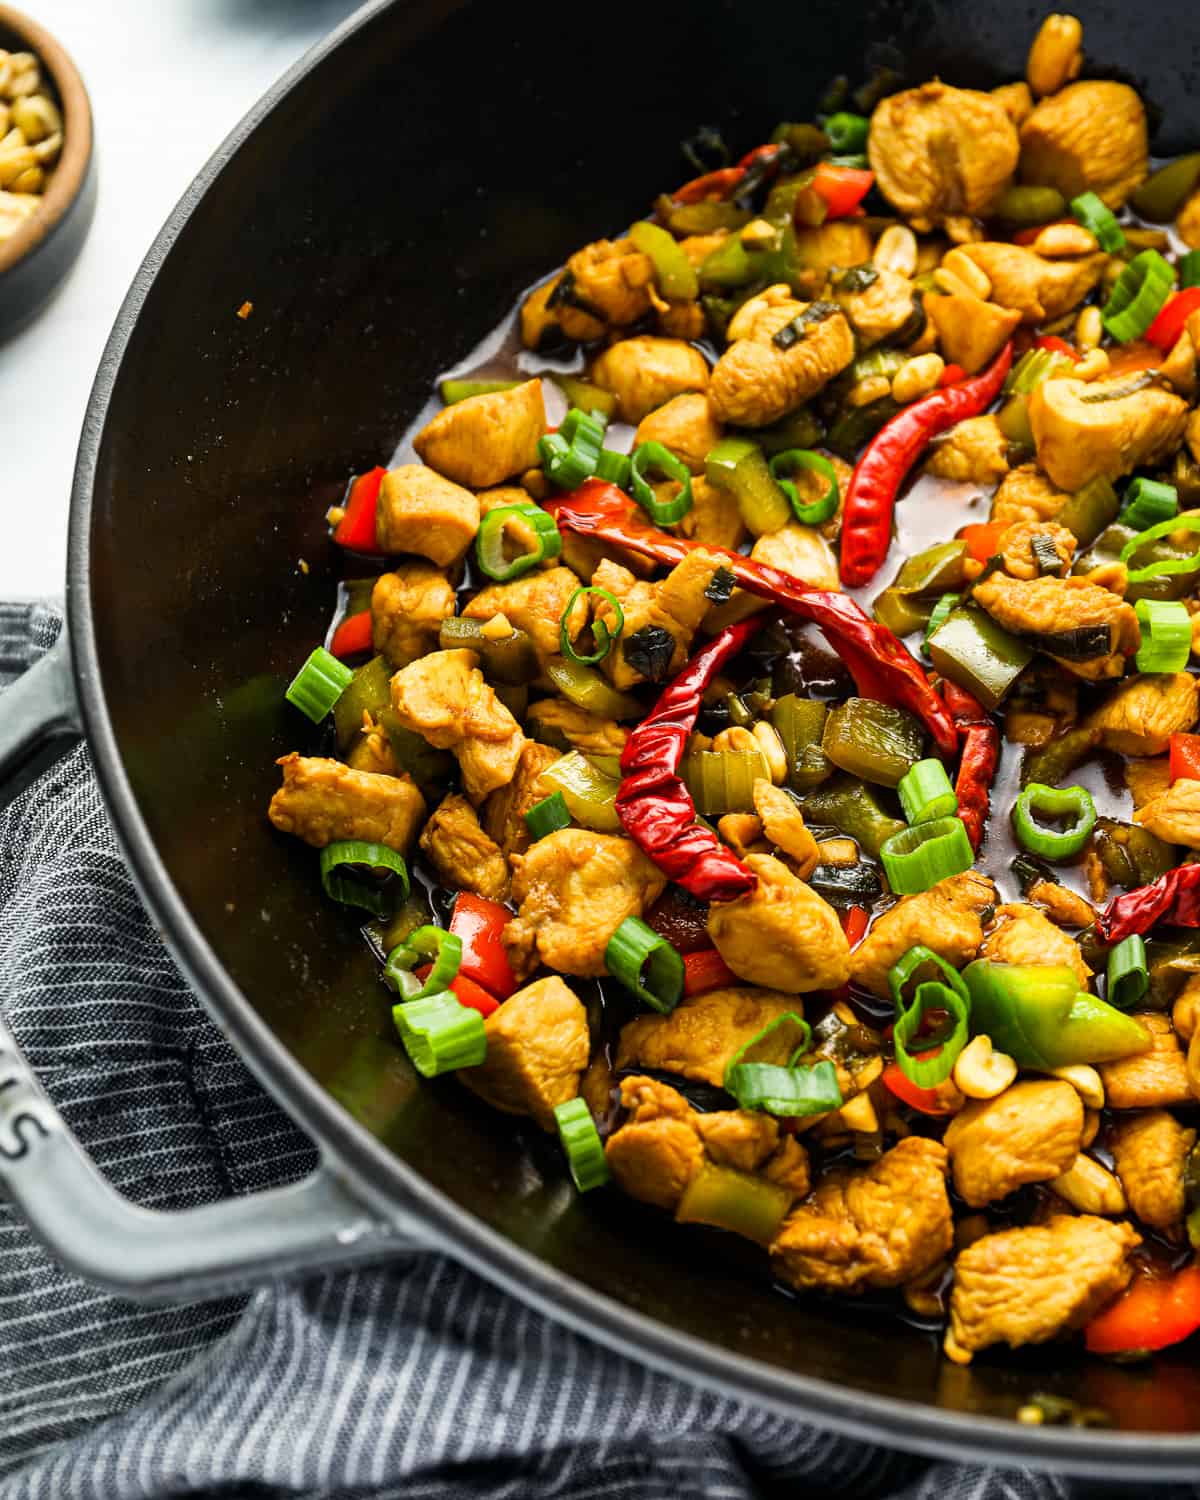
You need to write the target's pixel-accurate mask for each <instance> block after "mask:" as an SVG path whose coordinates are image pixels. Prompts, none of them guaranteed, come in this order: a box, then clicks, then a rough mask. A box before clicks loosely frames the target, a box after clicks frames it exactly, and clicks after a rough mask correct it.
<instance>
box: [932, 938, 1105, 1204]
mask: <svg viewBox="0 0 1200 1500" xmlns="http://www.w3.org/2000/svg"><path fill="white" fill-rule="evenodd" d="M1042 962H1047V960H1045V959H1043V960H1042ZM944 1139H945V1143H946V1150H947V1151H948V1152H949V1153H950V1170H951V1172H952V1173H953V1176H954V1187H955V1190H956V1191H957V1192H958V1195H959V1197H960V1198H962V1200H963V1202H964V1203H966V1204H968V1205H969V1206H970V1207H971V1208H983V1207H985V1206H986V1205H987V1204H989V1203H994V1202H995V1201H996V1200H997V1199H998V1198H1007V1196H1008V1195H1009V1193H1013V1192H1015V1191H1016V1190H1017V1188H1019V1187H1024V1186H1025V1185H1026V1184H1027V1183H1030V1182H1050V1181H1051V1180H1052V1179H1053V1178H1055V1177H1058V1176H1060V1175H1061V1174H1062V1173H1063V1172H1065V1171H1067V1170H1068V1169H1069V1168H1070V1167H1071V1166H1072V1165H1073V1164H1074V1161H1075V1158H1076V1157H1077V1156H1078V1155H1079V1148H1080V1145H1081V1143H1082V1140H1083V1105H1082V1103H1081V1102H1080V1098H1079V1095H1078V1094H1077V1093H1076V1092H1075V1090H1074V1089H1073V1088H1072V1087H1071V1085H1070V1084H1069V1083H1063V1082H1061V1081H1060V1080H1058V1079H1055V1078H1045V1079H1027V1080H1024V1081H1023V1082H1021V1083H1014V1084H1012V1085H1010V1086H1009V1087H1008V1088H1006V1089H1005V1090H1004V1092H1003V1093H1002V1094H999V1095H997V1096H996V1098H994V1099H968V1100H967V1102H966V1104H965V1105H964V1106H963V1108H962V1109H961V1110H959V1112H958V1114H956V1115H955V1116H954V1118H953V1119H952V1120H951V1121H950V1124H949V1125H948V1126H947V1128H946V1134H945V1138H944Z"/></svg>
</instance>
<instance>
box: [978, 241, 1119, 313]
mask: <svg viewBox="0 0 1200 1500" xmlns="http://www.w3.org/2000/svg"><path fill="white" fill-rule="evenodd" d="M1092 250H1093V252H1094V251H1095V243H1094V242H1093V244H1092ZM962 253H963V254H964V255H965V256H967V257H968V259H970V260H972V261H974V262H975V264H976V265H977V266H978V267H979V269H980V270H981V271H982V272H983V273H984V275H985V276H986V277H987V279H988V280H989V281H990V282H991V284H992V292H991V298H992V301H993V302H996V303H998V304H999V305H1000V306H1001V307H1006V308H1009V309H1011V310H1012V311H1014V312H1018V313H1020V315H1021V319H1022V321H1023V322H1026V323H1041V322H1043V321H1045V320H1047V319H1052V318H1058V317H1061V316H1062V314H1063V313H1065V312H1070V310H1071V309H1072V308H1073V307H1075V306H1076V305H1077V304H1078V303H1079V302H1081V301H1082V300H1083V298H1084V297H1086V296H1087V294H1088V293H1089V292H1090V291H1091V289H1092V288H1093V287H1094V286H1095V285H1096V283H1097V282H1098V281H1099V280H1100V277H1101V276H1102V275H1103V273H1104V265H1105V257H1104V256H1103V255H1099V254H1095V253H1093V254H1088V255H1082V256H1079V257H1076V258H1072V259H1067V260H1048V259H1046V258H1045V257H1044V256H1041V255H1039V254H1038V253H1037V252H1036V251H1035V250H1032V249H1028V248H1026V247H1025V246H1024V245H1010V244H1008V243H1007V242H1005V241H999V240H984V241H982V242H980V243H979V244H974V245H964V246H963V247H962Z"/></svg>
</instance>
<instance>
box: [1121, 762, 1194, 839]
mask: <svg viewBox="0 0 1200 1500" xmlns="http://www.w3.org/2000/svg"><path fill="white" fill-rule="evenodd" d="M1133 821H1134V822H1135V823H1140V824H1141V825H1142V827H1143V828H1147V829H1149V831H1150V832H1151V833H1153V834H1155V835H1157V837H1158V838H1160V839H1166V841H1167V843H1168V844H1186V845H1187V847H1188V848H1189V849H1200V781H1192V780H1190V779H1189V778H1188V777H1186V776H1181V777H1180V778H1179V780H1178V781H1173V782H1172V783H1171V785H1170V786H1169V787H1167V789H1166V791H1164V792H1160V793H1159V795H1158V796H1157V797H1153V798H1151V800H1150V801H1149V802H1147V803H1146V805H1145V806H1144V807H1140V808H1138V810H1137V811H1136V812H1135V813H1134V815H1133Z"/></svg>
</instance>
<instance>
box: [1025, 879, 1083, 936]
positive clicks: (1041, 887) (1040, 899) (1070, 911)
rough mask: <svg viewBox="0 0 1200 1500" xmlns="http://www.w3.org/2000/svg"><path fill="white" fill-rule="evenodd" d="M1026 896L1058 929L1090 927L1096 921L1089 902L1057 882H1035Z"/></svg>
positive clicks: (1068, 887)
mask: <svg viewBox="0 0 1200 1500" xmlns="http://www.w3.org/2000/svg"><path fill="white" fill-rule="evenodd" d="M1026 894H1027V895H1028V897H1029V900H1030V904H1031V905H1033V906H1036V907H1038V908H1040V910H1042V911H1044V912H1045V913H1046V915H1047V916H1048V917H1049V918H1050V920H1051V921H1052V922H1053V923H1054V925H1055V926H1056V927H1090V926H1091V925H1092V923H1093V922H1094V921H1095V920H1096V910H1095V907H1093V906H1092V904H1091V903H1090V902H1089V901H1085V900H1084V898H1083V897H1082V896H1080V895H1079V894H1078V893H1077V892H1076V891H1073V890H1072V889H1071V888H1070V886H1067V885H1059V884H1058V882H1057V881H1055V880H1035V881H1034V882H1033V884H1032V885H1031V886H1030V887H1029V890H1028V891H1027V892H1026Z"/></svg>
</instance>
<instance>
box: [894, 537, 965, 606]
mask: <svg viewBox="0 0 1200 1500" xmlns="http://www.w3.org/2000/svg"><path fill="white" fill-rule="evenodd" d="M969 556H970V553H969V551H968V549H967V544H966V542H964V541H962V540H961V539H959V540H955V541H951V542H938V544H937V545H936V546H934V547H926V549H925V551H924V552H917V553H915V554H914V555H913V556H912V557H910V558H908V559H907V560H906V562H905V564H904V566H903V567H902V568H901V569H900V571H899V573H897V574H896V581H895V583H894V584H893V585H892V587H893V588H895V589H898V590H899V591H900V592H901V593H902V594H949V593H954V592H956V591H957V590H958V589H961V588H962V587H963V586H964V585H965V584H966V582H967V574H966V563H967V559H968V557H969Z"/></svg>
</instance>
